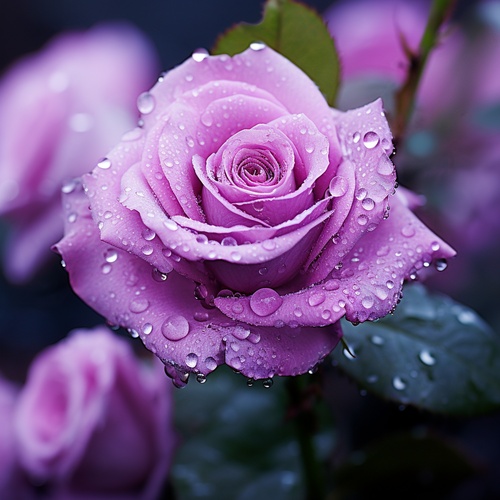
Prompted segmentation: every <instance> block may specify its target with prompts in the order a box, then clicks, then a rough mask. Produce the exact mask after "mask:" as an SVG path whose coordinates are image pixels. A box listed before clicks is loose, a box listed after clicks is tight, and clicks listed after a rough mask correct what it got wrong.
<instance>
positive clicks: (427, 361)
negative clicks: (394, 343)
mask: <svg viewBox="0 0 500 500" xmlns="http://www.w3.org/2000/svg"><path fill="white" fill-rule="evenodd" d="M418 359H420V361H422V363H423V364H424V365H427V366H432V365H434V364H436V358H435V357H434V356H433V355H432V354H431V353H430V352H429V351H426V350H424V351H420V353H419V355H418Z"/></svg>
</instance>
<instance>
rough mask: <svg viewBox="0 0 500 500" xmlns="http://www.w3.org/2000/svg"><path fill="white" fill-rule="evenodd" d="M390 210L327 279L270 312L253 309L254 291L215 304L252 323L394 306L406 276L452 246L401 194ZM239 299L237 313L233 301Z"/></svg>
mask: <svg viewBox="0 0 500 500" xmlns="http://www.w3.org/2000/svg"><path fill="white" fill-rule="evenodd" d="M391 207H392V208H391V216H390V217H389V218H388V219H387V220H383V221H382V222H381V223H380V224H379V226H378V227H377V229H376V230H375V231H373V232H369V233H367V234H366V235H365V236H364V237H363V238H362V239H360V240H359V241H358V243H357V244H356V246H355V247H354V248H353V249H352V250H351V252H350V253H349V254H348V255H347V256H346V257H345V259H344V262H345V264H344V266H343V267H342V268H341V269H337V270H334V271H333V272H332V273H331V275H330V276H329V279H328V280H327V281H326V282H323V283H320V284H318V285H315V286H313V287H310V288H308V289H305V290H302V291H300V292H298V293H292V294H288V295H284V296H282V297H281V298H282V303H281V305H280V307H279V308H278V309H277V310H276V311H274V312H272V313H271V314H268V315H264V316H262V315H259V314H258V311H257V313H256V312H255V311H254V310H253V309H252V296H250V297H241V298H238V299H234V298H224V297H219V298H217V299H216V300H215V305H216V306H217V307H218V308H219V309H220V310H221V311H222V312H223V313H224V314H226V315H228V316H229V317H231V318H234V319H235V320H239V321H244V322H246V323H249V324H252V325H265V326H272V325H275V324H276V323H277V322H278V323H283V324H285V325H292V326H295V325H301V326H323V325H328V324H332V323H334V322H336V321H338V320H339V319H340V318H341V317H342V316H344V315H345V316H346V318H347V319H348V320H350V321H352V322H359V321H366V320H375V319H378V318H381V317H383V316H385V315H386V314H388V313H389V312H390V311H392V310H393V309H394V307H395V306H396V304H397V302H398V300H399V298H400V294H401V289H402V285H403V281H404V280H405V279H406V278H409V277H410V276H411V275H413V274H415V273H416V272H417V270H418V269H420V268H422V267H425V266H429V265H430V264H431V263H432V262H437V263H438V265H439V263H440V262H442V259H447V258H449V257H452V256H453V255H454V254H455V252H454V250H453V249H452V248H451V247H450V246H449V245H448V244H446V243H445V242H444V241H442V240H441V239H440V238H438V237H437V236H436V235H435V234H434V233H432V231H430V230H429V229H428V228H427V227H426V226H425V225H424V224H423V223H422V222H421V221H420V220H419V219H417V217H416V216H415V215H414V214H413V213H412V212H411V211H410V210H409V209H408V208H407V207H406V206H405V204H404V202H402V201H401V199H400V198H399V196H395V197H394V198H393V200H392V201H391ZM236 302H237V303H238V308H237V311H240V312H239V313H238V314H235V310H234V304H235V303H236Z"/></svg>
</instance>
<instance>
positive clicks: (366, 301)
mask: <svg viewBox="0 0 500 500" xmlns="http://www.w3.org/2000/svg"><path fill="white" fill-rule="evenodd" d="M374 303H375V300H374V298H373V297H372V296H371V295H367V296H366V297H363V298H362V299H361V305H362V306H363V307H364V308H365V309H371V308H372V307H373V304H374Z"/></svg>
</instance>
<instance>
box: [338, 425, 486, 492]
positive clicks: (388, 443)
mask: <svg viewBox="0 0 500 500" xmlns="http://www.w3.org/2000/svg"><path fill="white" fill-rule="evenodd" d="M476 472H477V471H476V469H475V466H474V464H473V462H472V460H471V458H470V457H467V456H466V455H464V454H463V451H462V450H460V449H458V447H457V448H455V447H454V446H452V445H451V444H450V443H449V442H447V440H444V439H441V438H439V437H438V436H433V435H426V434H422V435H418V434H417V435H415V433H396V434H393V435H390V436H386V437H384V438H382V439H380V440H378V441H376V442H373V443H371V444H370V445H369V446H368V447H367V448H366V449H364V450H362V451H357V452H354V453H353V454H352V456H351V457H350V460H348V461H347V462H345V463H344V464H342V465H340V466H339V467H338V468H337V469H336V470H335V476H334V480H335V492H336V498H339V499H343V498H353V494H356V495H357V496H356V497H354V498H376V496H375V495H377V496H378V495H380V496H381V497H385V498H387V497H388V498H405V499H413V498H415V499H417V498H418V499H421V498H448V496H447V493H449V492H450V491H452V490H454V489H455V488H457V486H459V485H460V483H462V482H464V481H465V480H466V479H468V478H469V477H470V476H471V475H473V474H474V473H476Z"/></svg>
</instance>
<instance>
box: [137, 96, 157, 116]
mask: <svg viewBox="0 0 500 500" xmlns="http://www.w3.org/2000/svg"><path fill="white" fill-rule="evenodd" d="M155 104H156V103H155V98H154V96H153V95H152V94H150V93H149V92H143V93H142V94H140V95H139V97H138V98H137V109H138V110H139V112H141V113H142V114H143V115H147V114H148V113H151V111H153V109H154V108H155Z"/></svg>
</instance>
